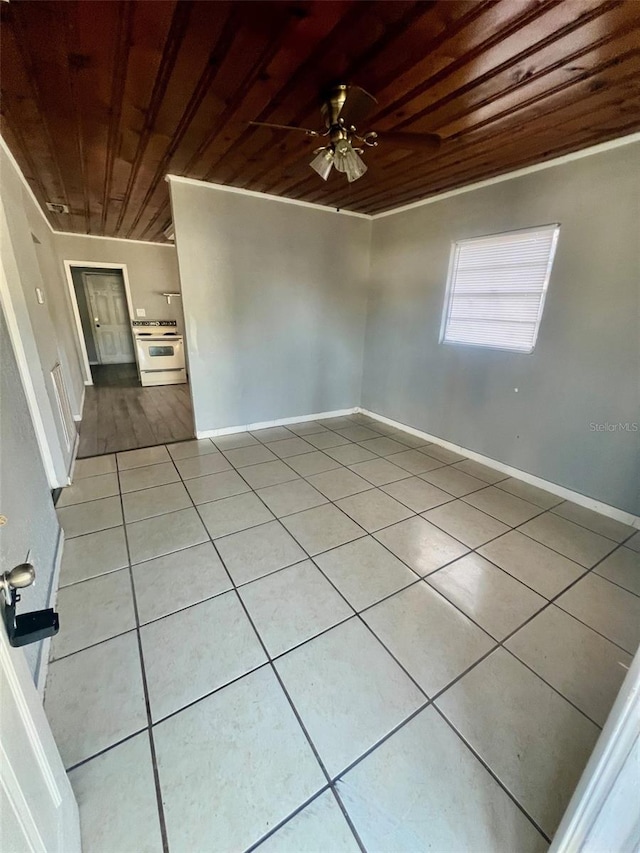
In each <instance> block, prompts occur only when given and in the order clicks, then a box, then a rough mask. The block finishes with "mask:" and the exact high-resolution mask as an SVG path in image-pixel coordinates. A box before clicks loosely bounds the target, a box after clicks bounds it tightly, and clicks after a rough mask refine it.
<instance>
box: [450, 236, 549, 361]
mask: <svg viewBox="0 0 640 853" xmlns="http://www.w3.org/2000/svg"><path fill="white" fill-rule="evenodd" d="M559 231H560V226H559V225H544V226H542V227H540V228H527V229H526V230H523V231H511V232H509V233H508V234H494V235H492V236H490V237H476V238H474V239H473V240H460V241H459V242H457V243H454V246H453V250H452V253H451V263H450V267H449V279H448V282H447V296H446V299H445V306H444V315H443V318H442V334H441V338H440V341H441V343H447V344H468V345H471V346H477V347H490V348H493V349H506V350H514V351H515V352H533V348H534V346H535V345H536V338H537V337H538V328H539V326H540V318H541V317H542V308H543V306H544V298H545V294H546V292H547V285H548V283H549V276H550V275H551V266H552V264H553V256H554V254H555V250H556V243H557V241H558V232H559Z"/></svg>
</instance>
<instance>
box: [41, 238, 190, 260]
mask: <svg viewBox="0 0 640 853" xmlns="http://www.w3.org/2000/svg"><path fill="white" fill-rule="evenodd" d="M53 233H54V234H57V235H58V236H59V237H82V238H83V239H85V238H88V239H89V240H115V241H116V243H140V244H141V245H142V246H160V247H161V248H163V249H175V246H174V245H173V243H156V242H152V241H151V240H132V239H130V238H129V237H103V236H102V234H80V233H79V232H77V231H54V232H53ZM94 266H96V264H94Z"/></svg>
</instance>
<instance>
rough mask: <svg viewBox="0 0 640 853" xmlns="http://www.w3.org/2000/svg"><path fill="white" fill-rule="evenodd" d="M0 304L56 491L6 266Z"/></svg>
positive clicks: (1, 277) (1, 274)
mask: <svg viewBox="0 0 640 853" xmlns="http://www.w3.org/2000/svg"><path fill="white" fill-rule="evenodd" d="M0 303H1V304H2V308H3V309H4V316H5V320H6V323H7V329H8V331H9V338H10V342H11V345H12V347H13V352H14V355H15V358H16V363H17V365H18V373H19V374H20V379H21V380H22V387H23V389H24V394H25V397H26V398H27V407H28V409H29V414H30V415H31V420H32V422H33V429H34V432H35V434H36V440H37V442H38V447H39V449H40V455H41V456H42V464H43V466H44V470H45V474H46V476H47V481H48V483H49V487H50V488H51V489H55V488H57V487H58V486H59V485H60V483H59V482H58V475H57V473H56V466H55V462H54V459H53V453H52V452H51V445H50V444H49V438H48V436H47V430H46V427H45V425H44V421H43V419H42V414H41V413H40V406H39V405H38V397H37V394H36V389H35V386H34V384H33V379H32V376H31V370H30V368H29V359H28V357H27V353H26V351H25V348H24V344H23V342H22V337H21V335H20V325H19V323H18V318H17V317H16V313H15V309H14V306H13V302H12V300H11V293H10V291H9V284H8V282H7V277H6V274H5V270H4V265H2V264H0Z"/></svg>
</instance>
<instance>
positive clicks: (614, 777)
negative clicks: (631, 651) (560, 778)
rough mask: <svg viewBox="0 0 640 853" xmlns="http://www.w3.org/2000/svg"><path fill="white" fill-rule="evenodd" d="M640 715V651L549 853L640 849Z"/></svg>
mask: <svg viewBox="0 0 640 853" xmlns="http://www.w3.org/2000/svg"><path fill="white" fill-rule="evenodd" d="M638 719H640V651H639V652H636V655H635V657H634V659H633V661H632V662H631V666H630V667H629V672H628V673H627V675H626V677H625V680H624V682H623V684H622V687H621V688H620V692H619V693H618V697H617V699H616V701H615V703H614V705H613V708H612V709H611V712H610V714H609V716H608V718H607V721H606V723H605V724H604V728H603V729H602V732H601V733H600V737H599V738H598V741H597V743H596V745H595V748H594V750H593V753H592V754H591V758H590V759H589V762H588V764H587V766H586V767H585V769H584V772H583V774H582V776H581V778H580V781H579V782H578V785H577V787H576V789H575V791H574V793H573V796H572V798H571V800H570V802H569V805H568V806H567V810H566V811H565V813H564V817H563V818H562V821H561V822H560V826H559V827H558V830H557V832H556V834H555V836H554V838H553V841H552V843H551V847H550V848H549V850H550V853H575V851H581V850H584V851H592V853H594V851H596V850H605V849H606V850H623V849H625V850H637V849H638V845H640V837H639V826H640V824H639V823H638V817H637V815H638V811H637V809H638V802H639V800H640V797H639V795H638V757H639V751H640V749H639V746H638ZM621 807H622V808H621ZM622 809H624V811H623V810H622ZM603 836H605V837H606V841H604V837H603ZM603 841H604V843H605V844H606V846H603Z"/></svg>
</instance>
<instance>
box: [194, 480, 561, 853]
mask: <svg viewBox="0 0 640 853" xmlns="http://www.w3.org/2000/svg"><path fill="white" fill-rule="evenodd" d="M240 476H242V475H241V474H240ZM243 479H244V478H243ZM245 482H246V481H245ZM256 496H257V497H258V498H259V499H260V500H262V499H261V497H260V496H259V495H257V494H256ZM263 503H264V501H263ZM331 503H333V502H332V501H331ZM265 506H266V504H265ZM194 507H195V504H194ZM195 508H196V511H197V507H195ZM267 508H268V507H267ZM338 509H339V508H338ZM198 515H199V513H198ZM201 520H202V519H201ZM278 520H279V519H278ZM356 523H357V522H356ZM281 526H282V527H284V525H282V524H281ZM284 529H285V530H286V531H287V532H288V533H289V535H290V536H291V537H292V538H293V539H294V541H296V542H297V544H298V545H299V547H300V548H301V549H302V550H303V551H304V552H305V553H307V554H308V558H309V559H310V560H311V561H312V563H313V565H314V566H316V568H317V569H318V570H319V571H320V572H321V574H322V575H323V576H324V577H325V579H326V580H327V581H328V582H329V583H330V584H331V586H332V587H333V588H334V589H335V590H336V592H337V593H338V594H339V595H340V596H341V597H342V598H343V600H344V601H345V602H346V604H347V606H349V607H352V606H351V604H350V602H349V601H348V600H347V599H346V598H345V596H344V595H343V594H342V593H341V592H340V590H339V589H338V588H337V587H336V586H335V584H333V582H332V581H331V579H330V578H328V577H327V575H325V573H324V572H323V571H322V569H321V568H320V566H318V565H317V563H315V561H314V560H313V556H312V555H311V554H309V553H308V552H307V551H306V549H305V548H304V547H303V545H302V544H301V543H300V542H299V541H298V540H297V539H296V538H295V536H293V534H292V533H291V532H290V531H288V530H287V528H286V527H284ZM368 535H369V534H368ZM351 541H357V540H351ZM212 542H213V540H212ZM213 544H214V547H215V543H214V542H213ZM346 544H348V543H346ZM336 547H340V546H336ZM216 552H217V553H218V556H219V557H220V559H221V560H222V556H221V555H220V553H219V552H218V550H217V548H216ZM321 553H326V552H321ZM285 568H287V567H285ZM408 568H410V567H408ZM225 569H226V566H225ZM412 571H413V570H412ZM227 572H228V573H229V575H230V576H231V573H230V572H229V570H228V569H227ZM260 579H261V578H257V579H255V580H260ZM231 580H233V578H231ZM420 580H423V578H420V577H418V579H417V580H416V583H418V582H420ZM412 585H413V584H411V586H412ZM432 589H433V588H432ZM434 592H436V594H438V593H437V590H434ZM237 594H238V598H240V599H241V596H240V594H239V593H237ZM376 603H378V602H376ZM450 603H451V602H450ZM242 605H243V608H244V610H245V613H246V615H247V618H249V620H250V622H251V624H252V626H253V628H254V631H255V632H256V634H257V635H258V637H259V639H260V641H261V644H262V645H263V647H264V649H265V652H266V654H267V655H269V652H268V650H267V647H266V645H265V644H264V642H263V641H262V637H261V636H260V634H259V632H258V630H257V628H256V626H255V624H254V622H253V620H252V619H251V617H250V615H249V612H248V610H247V608H246V605H245V604H244V601H242ZM371 606H375V605H371ZM453 606H454V607H455V605H453ZM352 609H354V608H352ZM456 609H458V608H456ZM460 612H461V611H460ZM463 615H464V616H466V614H463ZM355 616H356V618H358V619H359V620H360V622H361V623H362V624H363V625H364V626H365V628H366V629H367V630H368V631H369V632H370V634H371V635H372V636H373V638H374V640H376V641H377V642H378V643H380V645H381V646H382V647H383V648H384V649H385V651H386V652H387V654H389V655H390V657H391V658H392V660H393V661H394V662H395V663H396V664H397V665H398V666H399V667H400V669H401V670H402V671H403V672H404V674H405V675H406V676H407V677H408V678H409V679H410V681H411V682H412V683H413V684H414V686H415V687H416V688H417V689H418V691H419V692H420V693H421V694H422V695H423V696H425V699H426V701H425V702H424V703H423V704H422V705H421V706H420V707H419V708H418V709H416V710H415V711H414V712H413V713H412V714H411V715H409V716H408V717H407V718H405V719H404V720H402V721H401V722H400V723H399V724H398V726H396V727H394V729H392V730H391V731H390V732H387V734H386V735H385V736H384V737H383V738H382V739H380V740H378V741H377V742H376V743H374V744H373V745H372V746H371V747H370V748H369V749H368V750H367V751H365V752H364V753H363V754H362V755H360V756H358V758H357V759H356V760H355V761H354V762H352V764H351V765H347V768H345V769H343V770H342V771H341V773H340V774H338V776H336V777H335V778H334V779H333V781H332V782H331V783H330V784H331V785H332V789H333V790H334V791H335V784H336V782H337V780H338V778H340V777H341V776H343V775H344V774H346V773H347V772H348V771H349V770H350V769H351V768H352V767H353V766H355V765H356V764H358V763H360V761H362V760H363V759H364V758H366V757H367V756H368V755H369V754H371V752H373V750H374V749H377V747H378V746H380V745H381V744H382V743H383V742H384V741H386V740H388V739H389V738H390V737H391V736H392V735H393V734H395V733H396V732H397V731H399V730H400V729H401V728H403V727H404V726H405V725H406V724H407V723H408V722H409V721H410V720H411V719H413V717H414V716H416V715H417V714H418V713H420V712H421V711H423V710H425V708H427V707H428V706H429V705H430V704H432V702H433V700H432V699H430V698H429V696H428V695H427V694H426V693H425V691H424V690H423V688H422V687H421V686H420V685H419V684H418V682H417V681H416V680H415V679H414V678H413V676H412V675H411V674H410V673H409V672H408V671H407V670H406V669H405V667H404V666H403V664H401V663H400V661H399V660H398V659H397V658H396V656H395V655H394V654H393V653H392V652H391V651H390V649H388V647H387V646H386V644H385V643H384V642H383V641H382V640H381V639H380V637H378V635H377V634H376V633H375V631H374V630H373V629H372V628H371V627H370V626H369V625H368V623H367V622H366V621H365V620H364V619H363V618H362V616H361V615H360V613H359V612H357V611H356V612H355ZM350 618H353V617H350ZM467 618H469V617H467ZM345 621H348V620H345ZM471 621H473V620H471ZM339 624H344V622H341V623H339ZM335 627H337V626H336V625H332V626H331V627H330V628H328V629H326V631H324V632H322V633H323V634H324V633H327V632H328V631H330V630H332V629H333V628H335ZM478 627H480V626H478ZM481 630H483V632H484V629H482V628H481ZM484 633H486V632H484ZM317 636H319V635H315V636H314V637H311V638H309V640H308V641H306V642H310V641H311V640H314V639H317ZM489 636H490V635H489ZM491 639H494V638H491ZM304 644H305V643H302V644H300V645H304ZM300 645H298V646H297V647H295V648H300ZM498 646H499V644H496V645H495V646H494V647H493V648H491V649H490V650H489V651H488V652H487V653H486V655H485V656H484V657H483V658H482V659H484V658H485V657H488V656H489V655H490V654H492V653H493V652H494V651H495V650H496V648H498ZM293 650H294V649H288V650H287V651H286V652H284V653H283V654H282V655H281V656H279V657H282V656H284V655H285V654H288V653H289V652H291V651H293ZM269 660H270V661H271V657H270V655H269ZM479 662H480V661H475V663H474V664H472V665H471V666H470V667H469V668H468V670H467V671H466V672H465V673H462V674H461V675H460V676H459V677H458V679H456V680H459V679H460V678H461V677H462V675H466V674H467V672H468V671H470V670H471V669H473V668H475V666H476V665H477V664H478V663H479ZM272 666H273V663H272ZM273 669H274V671H276V673H277V670H276V669H275V666H273ZM277 677H278V680H279V681H280V683H281V686H282V688H283V690H285V693H286V694H287V697H288V698H289V701H290V704H291V706H292V708H293V709H294V712H295V713H296V717H298V719H299V722H300V725H301V726H302V727H303V731H304V732H305V734H306V735H307V738H308V739H309V742H310V743H312V741H311V738H310V736H309V735H308V733H307V731H306V728H305V727H304V726H303V724H302V721H301V718H299V715H298V713H297V710H296V709H295V706H294V704H293V700H292V699H291V698H290V697H289V694H288V693H287V691H286V689H285V687H284V684H283V682H282V681H281V679H280V677H279V674H277ZM449 686H451V685H447V687H449ZM549 686H550V685H549ZM446 689H447V688H444V690H446ZM444 690H443V691H441V692H444ZM556 692H557V691H556ZM563 698H564V697H563ZM461 740H462V742H463V743H464V744H465V746H467V747H468V744H467V743H466V741H464V740H463V739H461ZM315 751H316V750H315V747H314V752H315ZM471 752H472V754H473V755H476V753H475V751H474V750H471ZM476 757H478V756H476ZM318 760H319V758H318ZM482 764H483V766H485V765H484V762H482ZM321 766H322V768H323V770H325V768H324V764H321ZM487 769H488V768H487ZM325 772H326V771H325ZM491 776H492V777H493V778H494V779H495V781H496V782H497V784H498V785H499V787H500V788H502V789H503V790H504V791H505V793H506V794H507V795H508V796H509V798H510V799H511V800H512V801H513V802H514V803H515V804H516V805H517V806H518V808H519V809H520V810H521V811H522V812H523V814H525V816H526V817H527V818H528V819H529V820H530V822H531V823H532V824H533V825H534V826H535V827H536V829H539V828H538V826H537V824H536V823H535V821H534V820H533V818H532V817H531V816H529V815H528V813H527V812H526V811H525V809H524V807H523V806H521V805H520V803H518V802H517V801H516V800H515V799H514V797H513V796H512V794H511V793H510V792H509V790H508V789H507V788H506V786H505V785H504V784H503V783H502V782H501V781H500V780H499V779H498V777H497V776H496V775H495V774H494V773H493V772H491ZM335 793H336V797H337V798H338V800H340V798H339V795H338V793H337V792H335ZM340 802H341V801H340ZM341 804H342V803H341ZM343 812H344V814H345V817H346V816H347V812H346V809H343ZM349 824H350V826H351V821H350V820H349ZM352 829H353V831H354V832H355V829H354V828H353V827H352ZM543 836H544V837H545V838H547V836H546V835H545V834H544V833H543ZM356 838H357V839H358V841H359V837H358V836H357V835H356ZM547 840H550V839H548V838H547ZM362 849H363V850H364V847H363V848H362Z"/></svg>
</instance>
